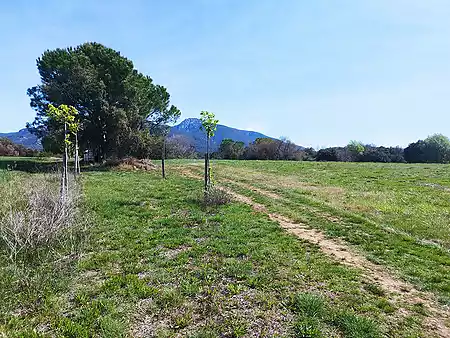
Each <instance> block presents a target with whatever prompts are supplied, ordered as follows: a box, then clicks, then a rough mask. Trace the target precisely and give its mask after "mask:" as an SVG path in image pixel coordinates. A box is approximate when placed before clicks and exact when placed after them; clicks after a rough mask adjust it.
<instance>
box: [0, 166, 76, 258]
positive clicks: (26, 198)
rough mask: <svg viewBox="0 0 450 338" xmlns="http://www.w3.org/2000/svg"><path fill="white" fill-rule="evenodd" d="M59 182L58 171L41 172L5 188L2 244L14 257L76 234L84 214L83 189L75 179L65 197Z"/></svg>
mask: <svg viewBox="0 0 450 338" xmlns="http://www.w3.org/2000/svg"><path fill="white" fill-rule="evenodd" d="M58 183H59V177H57V175H56V174H54V175H53V174H48V175H40V176H38V177H33V178H31V177H29V178H25V179H22V180H20V181H19V182H17V181H13V182H10V184H9V185H8V186H7V187H6V189H4V191H2V193H3V195H4V199H3V202H2V208H1V210H2V212H1V213H0V245H1V246H3V247H4V248H5V250H6V252H7V254H8V257H9V258H10V259H11V260H13V261H14V260H16V259H17V256H18V255H29V254H33V253H34V252H35V251H36V250H37V249H40V248H44V247H50V246H51V245H52V244H53V243H54V242H62V241H66V240H69V241H70V239H71V238H72V237H73V235H74V234H73V230H74V229H75V227H76V226H77V225H78V221H79V220H80V216H81V215H80V214H79V209H78V200H79V196H80V194H79V190H78V189H77V187H76V186H75V183H74V182H73V184H72V189H70V190H69V193H68V194H66V195H65V196H64V198H61V196H60V191H59V188H58Z"/></svg>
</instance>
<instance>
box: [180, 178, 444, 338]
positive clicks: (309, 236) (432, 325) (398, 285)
mask: <svg viewBox="0 0 450 338" xmlns="http://www.w3.org/2000/svg"><path fill="white" fill-rule="evenodd" d="M181 173H182V174H183V175H184V176H188V177H190V178H194V179H201V178H202V177H201V176H200V175H197V174H194V173H193V172H191V171H190V170H183V169H181ZM224 181H229V182H231V183H236V182H232V181H231V180H228V179H225V180H224ZM238 185H240V186H241V187H246V188H247V189H249V190H253V191H255V192H258V193H260V194H261V195H264V196H266V197H270V198H275V199H282V197H281V196H279V195H276V194H275V193H273V192H268V191H265V190H263V189H260V188H256V187H253V186H251V185H249V184H246V183H243V184H240V183H238ZM220 189H222V190H223V191H225V192H227V193H228V194H229V195H230V196H232V197H233V198H234V199H235V200H236V201H238V202H242V203H245V204H247V205H250V206H251V207H252V208H253V209H254V210H255V211H257V212H261V213H264V214H266V215H268V217H269V218H270V219H271V220H273V221H275V222H277V223H278V224H280V226H281V227H282V228H283V229H285V230H286V231H287V232H289V233H290V234H293V235H295V236H297V237H299V238H301V239H303V240H305V241H308V242H310V243H313V244H316V245H317V246H318V247H319V248H320V250H321V251H322V252H324V253H325V254H327V255H328V256H331V257H333V258H334V259H336V260H338V261H339V262H340V263H342V264H344V265H347V266H350V267H354V268H358V269H360V270H362V272H363V275H364V277H365V278H366V279H367V280H369V281H370V282H373V283H376V284H378V285H380V286H381V288H383V289H384V290H385V291H387V292H388V293H390V294H392V295H394V296H395V298H396V300H397V301H401V302H404V303H406V304H410V305H413V304H417V303H422V304H423V305H424V306H425V308H426V310H427V311H428V313H429V316H427V317H426V318H425V319H424V325H425V327H426V328H427V329H428V330H429V331H430V332H432V333H434V334H437V335H439V337H443V338H448V337H450V329H449V327H447V326H446V324H445V323H446V322H448V321H450V314H449V311H448V309H444V308H443V307H441V306H439V305H438V304H436V301H435V300H434V296H433V295H432V294H430V293H426V292H421V291H419V290H417V289H416V288H415V287H414V286H413V285H411V284H409V283H407V282H405V281H402V280H400V279H398V278H395V277H393V275H392V273H390V272H389V271H388V270H386V269H385V268H384V267H382V266H379V265H376V264H374V263H372V262H370V261H369V260H367V259H366V258H365V257H364V256H362V255H361V254H360V253H358V252H356V251H355V250H354V249H352V248H350V247H349V246H348V245H346V244H345V243H343V242H342V241H340V240H338V239H330V238H327V237H326V236H325V234H324V233H323V232H321V231H319V230H317V229H313V228H310V227H308V226H307V225H306V224H302V223H298V222H294V221H292V220H290V219H289V218H287V217H285V216H282V215H280V214H276V213H270V212H269V211H268V210H267V208H266V207H265V206H264V205H263V204H260V203H257V202H255V201H253V200H252V199H251V198H250V197H247V196H244V195H241V194H239V193H236V192H235V191H233V190H232V189H230V188H227V187H223V186H221V187H220ZM275 195H276V196H275ZM399 311H401V312H403V313H408V312H409V311H408V310H407V309H404V308H400V309H399Z"/></svg>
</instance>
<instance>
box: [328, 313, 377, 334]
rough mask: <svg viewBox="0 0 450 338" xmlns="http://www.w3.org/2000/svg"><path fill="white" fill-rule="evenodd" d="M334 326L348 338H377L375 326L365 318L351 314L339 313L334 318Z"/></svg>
mask: <svg viewBox="0 0 450 338" xmlns="http://www.w3.org/2000/svg"><path fill="white" fill-rule="evenodd" d="M335 325H336V326H337V327H339V329H340V330H341V331H342V332H343V333H344V334H345V337H349V338H367V337H370V338H377V337H380V336H381V335H380V333H379V331H378V328H377V326H376V324H375V323H374V322H373V321H372V320H370V319H368V318H365V317H361V316H358V315H356V314H354V313H352V312H344V313H340V314H338V315H337V316H336V318H335Z"/></svg>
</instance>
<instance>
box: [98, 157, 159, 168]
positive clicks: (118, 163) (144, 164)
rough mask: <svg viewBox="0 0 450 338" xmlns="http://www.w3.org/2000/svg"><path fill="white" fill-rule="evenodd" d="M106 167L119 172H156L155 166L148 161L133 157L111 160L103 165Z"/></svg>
mask: <svg viewBox="0 0 450 338" xmlns="http://www.w3.org/2000/svg"><path fill="white" fill-rule="evenodd" d="M105 165H106V166H108V167H115V168H117V169H120V170H144V171H152V170H156V169H157V166H156V165H155V164H154V163H152V161H151V160H149V159H137V158H134V157H126V158H123V159H120V160H111V161H108V162H106V164H105Z"/></svg>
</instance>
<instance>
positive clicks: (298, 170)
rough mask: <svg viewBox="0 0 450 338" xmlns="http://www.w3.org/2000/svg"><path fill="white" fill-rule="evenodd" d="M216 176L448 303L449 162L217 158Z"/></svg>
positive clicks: (449, 266) (185, 163)
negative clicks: (327, 161)
mask: <svg viewBox="0 0 450 338" xmlns="http://www.w3.org/2000/svg"><path fill="white" fill-rule="evenodd" d="M193 164H194V165H193ZM173 165H174V166H177V165H179V163H177V162H175V163H173ZM183 165H184V166H185V167H187V168H188V167H190V168H191V170H193V171H197V172H200V171H201V168H200V166H196V165H195V163H191V164H189V163H188V162H183ZM214 172H215V174H216V179H217V180H218V181H219V182H220V181H221V180H222V184H224V185H228V186H230V187H232V188H233V189H234V190H236V191H238V192H240V193H243V194H246V195H248V196H251V197H253V198H254V199H255V200H256V201H258V202H260V203H262V204H264V205H266V206H268V207H269V210H272V211H275V212H278V213H281V214H284V215H286V216H288V217H290V218H292V219H294V220H297V221H299V222H303V223H306V224H308V225H309V226H311V227H314V228H319V229H322V230H323V231H325V232H326V234H327V235H329V236H330V237H340V238H342V239H344V240H345V241H346V242H348V243H350V244H352V245H354V246H355V247H357V248H358V249H360V250H362V251H363V252H364V253H365V255H366V256H367V257H368V258H369V259H370V260H371V261H373V262H375V263H379V264H383V265H386V266H388V267H390V268H392V269H394V270H395V271H397V273H398V274H399V276H401V277H403V278H404V279H406V280H408V281H410V282H412V283H414V284H415V285H417V286H418V287H419V288H421V289H423V290H427V291H432V292H434V293H435V294H436V295H437V296H438V297H439V299H440V300H441V301H442V302H443V303H446V304H450V278H448V277H449V276H450V165H432V164H427V165H418V164H379V163H378V164H376V163H310V162H274V161H217V162H216V163H215V166H214ZM224 178H227V179H228V181H223V179H224ZM230 180H231V181H234V183H232V182H230ZM239 183H244V184H246V185H250V186H254V187H257V188H260V189H264V190H267V191H270V192H273V193H276V194H278V195H279V196H280V197H282V199H281V200H276V199H273V198H270V197H267V196H263V195H261V194H260V193H258V192H256V191H252V190H249V189H248V187H247V186H242V184H241V185H239Z"/></svg>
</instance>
